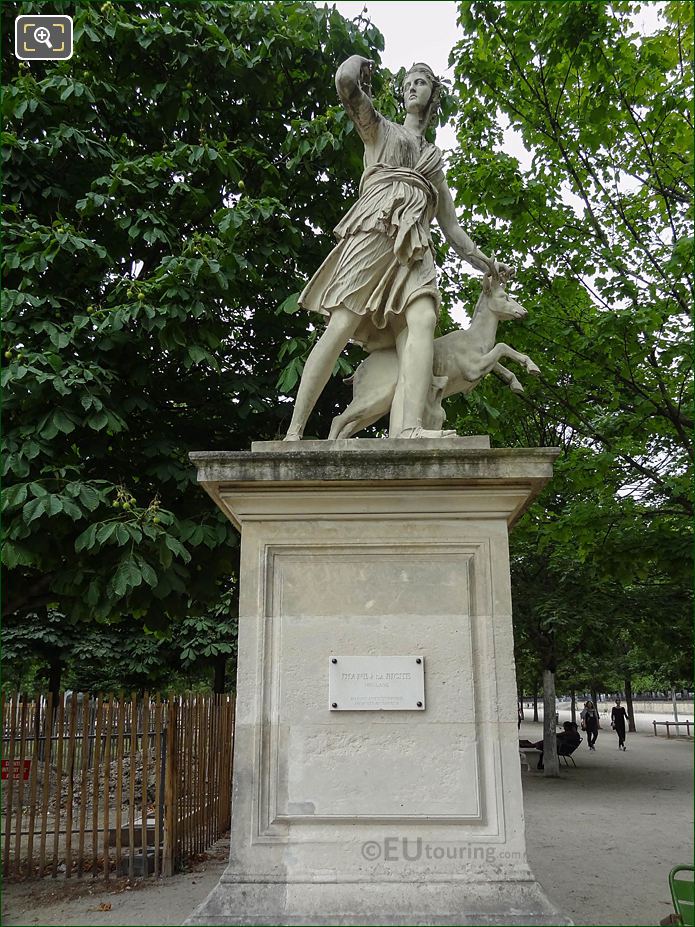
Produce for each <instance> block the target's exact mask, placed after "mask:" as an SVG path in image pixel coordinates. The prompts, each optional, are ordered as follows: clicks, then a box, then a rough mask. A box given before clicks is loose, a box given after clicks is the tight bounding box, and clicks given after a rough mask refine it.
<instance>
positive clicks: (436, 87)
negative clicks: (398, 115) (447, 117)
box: [401, 61, 442, 126]
mask: <svg viewBox="0 0 695 927" xmlns="http://www.w3.org/2000/svg"><path fill="white" fill-rule="evenodd" d="M416 71H419V72H420V73H421V74H425V75H426V76H427V77H429V79H430V80H431V81H432V93H431V95H430V98H429V100H428V102H427V113H428V124H429V125H431V126H433V125H436V124H437V110H438V109H439V97H440V96H441V92H442V82H441V80H440V79H439V78H438V77H437V75H436V74H435V73H434V71H433V70H432V68H431V67H430V66H429V64H425V62H424V61H416V62H415V64H414V65H412V67H410V68H408V70H407V71H406V72H405V77H404V78H403V83H404V84H405V82H406V80H407V79H408V76H409V75H410V74H414V73H415V72H416ZM402 93H403V89H402V88H401V95H402Z"/></svg>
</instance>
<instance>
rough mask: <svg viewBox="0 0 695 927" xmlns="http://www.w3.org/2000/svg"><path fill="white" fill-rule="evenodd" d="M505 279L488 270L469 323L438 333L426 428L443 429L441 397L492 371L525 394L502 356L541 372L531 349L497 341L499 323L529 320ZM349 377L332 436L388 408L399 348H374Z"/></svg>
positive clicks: (367, 421) (472, 384)
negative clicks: (348, 392) (348, 393)
mask: <svg viewBox="0 0 695 927" xmlns="http://www.w3.org/2000/svg"><path fill="white" fill-rule="evenodd" d="M503 283H504V280H503V277H502V275H500V274H499V273H498V272H497V271H493V272H492V273H491V274H489V275H486V276H485V277H484V279H483V290H482V293H481V294H480V298H479V299H478V302H477V303H476V307H475V310H474V312H473V319H472V321H471V324H470V326H469V327H468V328H467V329H458V330H456V331H453V332H449V334H448V335H442V336H441V338H435V340H434V359H433V376H432V379H431V384H430V389H429V391H428V395H427V399H426V402H425V409H424V415H423V422H422V424H423V428H424V429H426V430H428V431H431V430H435V431H436V430H439V429H441V427H442V424H443V423H444V419H445V417H446V416H445V413H444V409H443V408H442V399H444V398H446V397H447V396H454V395H455V394H456V393H470V392H471V391H472V390H473V389H475V387H476V386H477V385H478V383H480V381H481V380H482V378H483V377H484V376H487V374H488V373H490V372H491V371H493V370H494V371H495V372H496V373H498V374H499V375H500V376H501V377H502V379H503V380H504V382H505V383H506V384H507V386H509V388H510V389H511V391H512V392H513V393H523V392H524V387H523V386H522V385H521V383H520V382H519V380H518V379H517V378H516V376H515V375H514V374H513V373H512V372H511V370H507V368H506V367H503V366H502V364H500V359H501V358H503V357H509V358H511V359H512V360H514V361H516V362H517V363H520V364H522V365H523V366H524V367H525V368H526V371H527V372H528V373H531V374H534V375H538V374H539V373H540V370H539V368H538V367H537V366H536V365H535V364H534V362H533V361H532V360H531V358H530V357H529V356H528V355H527V354H520V353H519V352H518V351H515V350H514V348H510V347H509V345H508V344H505V343H504V342H499V343H497V344H496V343H495V336H496V334H497V323H498V322H502V321H507V320H518V319H525V318H526V316H527V315H528V313H527V312H526V310H525V309H524V307H523V306H521V305H520V304H519V303H518V302H517V301H516V300H515V299H512V298H511V297H510V296H509V295H508V294H507V293H505V291H504V286H503ZM345 382H346V383H352V387H353V398H352V402H351V403H350V405H349V406H348V407H347V409H346V410H345V411H344V412H343V413H341V414H340V415H336V417H335V418H334V419H333V422H332V423H331V431H330V434H329V435H328V437H329V440H332V439H334V438H351V437H352V436H353V435H354V434H355V433H356V432H358V431H361V429H362V428H366V427H367V426H368V425H372V424H373V423H374V422H376V421H378V420H379V419H380V418H381V416H382V415H385V414H386V413H387V412H388V410H389V409H390V407H391V403H392V402H393V397H394V395H395V392H396V384H397V382H398V356H397V354H396V351H395V349H394V348H383V349H382V350H380V351H374V352H373V353H372V354H370V355H369V357H368V358H367V359H366V360H364V361H362V363H361V364H360V365H359V367H358V368H357V370H356V371H355V373H354V374H353V375H352V376H351V377H349V378H348V379H347V380H346V381H345Z"/></svg>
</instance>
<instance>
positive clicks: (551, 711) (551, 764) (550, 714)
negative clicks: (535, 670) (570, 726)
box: [543, 669, 560, 778]
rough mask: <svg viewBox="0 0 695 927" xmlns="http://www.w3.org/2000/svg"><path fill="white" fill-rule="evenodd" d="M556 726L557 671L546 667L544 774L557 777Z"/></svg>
mask: <svg viewBox="0 0 695 927" xmlns="http://www.w3.org/2000/svg"><path fill="white" fill-rule="evenodd" d="M555 728H556V724H555V673H553V672H551V670H549V669H546V670H543V754H544V755H543V765H544V767H545V770H544V773H543V775H545V776H553V777H554V778H557V777H558V776H559V775H560V760H559V758H558V755H557V734H556V732H555Z"/></svg>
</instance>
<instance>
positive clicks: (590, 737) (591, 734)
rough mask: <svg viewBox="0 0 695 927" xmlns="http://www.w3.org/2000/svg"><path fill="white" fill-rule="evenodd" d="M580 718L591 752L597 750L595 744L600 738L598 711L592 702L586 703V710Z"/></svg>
mask: <svg viewBox="0 0 695 927" xmlns="http://www.w3.org/2000/svg"><path fill="white" fill-rule="evenodd" d="M579 717H580V719H581V723H582V730H583V731H586V742H587V744H588V745H589V750H596V747H595V744H596V739H597V737H598V709H597V708H596V707H595V706H594V703H593V702H592V701H591V700H589V701H588V702H584V710H583V711H582V713H581V714H580V716H579Z"/></svg>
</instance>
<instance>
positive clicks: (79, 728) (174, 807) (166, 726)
mask: <svg viewBox="0 0 695 927" xmlns="http://www.w3.org/2000/svg"><path fill="white" fill-rule="evenodd" d="M233 742H234V699H233V697H232V696H230V695H215V696H212V695H188V696H171V697H168V698H162V697H160V696H159V695H157V696H152V697H151V696H148V695H147V693H145V695H144V697H140V698H138V697H136V696H135V695H134V694H133V695H132V696H130V697H124V696H123V695H122V694H121V695H120V696H113V695H99V696H97V697H90V696H89V695H87V694H80V693H70V694H69V695H68V696H67V697H66V696H64V695H63V694H61V695H60V697H59V699H58V700H57V701H55V702H54V699H53V698H52V697H51V695H48V696H43V695H40V694H37V695H36V696H35V697H34V698H33V699H29V698H27V697H26V696H20V695H15V696H13V697H11V698H7V699H6V698H5V696H3V698H2V779H3V780H4V781H3V783H2V786H3V788H2V817H1V828H2V829H1V842H2V854H3V856H2V863H3V874H4V875H5V877H9V878H21V879H25V878H41V877H43V876H48V875H50V876H52V877H53V878H54V879H55V878H57V877H58V876H61V877H64V878H66V879H70V878H72V877H73V876H75V877H77V878H80V877H83V876H85V875H87V874H88V875H90V876H91V877H92V878H97V877H99V878H103V879H105V880H106V881H107V882H108V881H109V879H110V878H112V877H118V876H128V877H130V878H131V879H132V878H142V877H147V876H153V877H159V876H168V875H173V873H174V872H175V871H176V870H177V869H178V868H180V866H181V865H182V863H184V862H185V861H186V859H188V858H191V857H195V856H196V855H198V854H201V853H203V852H204V851H205V850H206V849H207V848H208V847H209V846H210V845H211V844H212V843H214V841H215V840H216V839H217V838H218V837H220V836H221V835H222V834H224V833H225V831H226V830H228V828H229V825H230V818H231V784H232V782H231V775H232V752H233V751H232V747H233Z"/></svg>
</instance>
